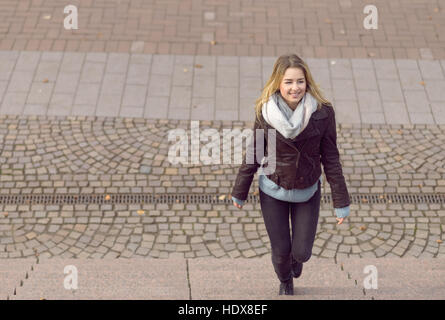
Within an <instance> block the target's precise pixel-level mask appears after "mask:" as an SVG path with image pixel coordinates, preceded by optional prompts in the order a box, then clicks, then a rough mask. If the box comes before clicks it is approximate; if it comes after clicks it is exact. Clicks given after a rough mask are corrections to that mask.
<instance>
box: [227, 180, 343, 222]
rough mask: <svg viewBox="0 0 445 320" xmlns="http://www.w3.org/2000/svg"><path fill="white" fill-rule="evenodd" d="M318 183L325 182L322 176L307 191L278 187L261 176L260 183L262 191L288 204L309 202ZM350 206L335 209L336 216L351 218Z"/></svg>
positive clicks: (241, 202)
mask: <svg viewBox="0 0 445 320" xmlns="http://www.w3.org/2000/svg"><path fill="white" fill-rule="evenodd" d="M318 181H320V184H321V183H322V182H323V179H322V176H320V179H319V180H317V182H315V183H314V184H313V185H312V186H310V187H308V188H305V189H291V190H286V189H284V188H282V187H280V186H278V185H277V184H276V183H275V182H273V181H272V180H270V179H268V178H267V177H266V176H265V175H259V178H258V183H259V187H260V189H261V191H263V192H264V193H265V194H267V195H268V196H271V197H272V198H275V199H278V200H282V201H288V202H305V201H308V200H309V199H310V198H312V196H313V195H314V194H315V192H317V188H318ZM232 199H233V200H234V201H235V202H236V203H237V204H239V205H241V206H242V205H244V201H243V200H240V199H238V198H235V197H234V196H232ZM349 212H350V209H349V206H347V207H344V208H335V215H336V216H337V218H346V217H347V216H349Z"/></svg>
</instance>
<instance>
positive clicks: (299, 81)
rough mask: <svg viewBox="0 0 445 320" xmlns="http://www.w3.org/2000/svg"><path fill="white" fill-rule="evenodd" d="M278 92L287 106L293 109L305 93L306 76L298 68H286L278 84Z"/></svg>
mask: <svg viewBox="0 0 445 320" xmlns="http://www.w3.org/2000/svg"><path fill="white" fill-rule="evenodd" d="M280 93H281V96H282V97H283V99H284V101H286V102H287V104H288V105H289V107H291V108H292V109H294V110H295V108H296V107H297V106H298V103H299V102H300V100H301V99H302V98H303V96H304V94H305V93H306V78H305V77H304V73H303V70H301V69H300V68H287V70H286V72H285V73H284V77H283V80H282V81H281V84H280Z"/></svg>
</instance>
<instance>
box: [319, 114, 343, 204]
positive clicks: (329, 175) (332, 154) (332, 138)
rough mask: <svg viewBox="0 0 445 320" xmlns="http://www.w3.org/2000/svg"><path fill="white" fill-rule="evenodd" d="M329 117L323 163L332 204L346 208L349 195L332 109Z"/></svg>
mask: <svg viewBox="0 0 445 320" xmlns="http://www.w3.org/2000/svg"><path fill="white" fill-rule="evenodd" d="M327 108H329V109H330V112H329V113H330V115H329V117H328V123H327V128H326V130H325V132H324V135H323V137H322V138H321V143H320V155H321V163H322V164H323V169H324V172H325V174H326V179H327V180H328V182H329V185H330V187H331V194H332V202H333V203H334V208H344V207H347V206H349V205H350V201H349V193H348V189H347V187H346V182H345V178H344V176H343V171H342V167H341V163H340V154H339V152H338V147H337V128H336V123H335V112H334V109H333V108H332V107H327Z"/></svg>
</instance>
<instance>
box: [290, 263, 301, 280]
mask: <svg viewBox="0 0 445 320" xmlns="http://www.w3.org/2000/svg"><path fill="white" fill-rule="evenodd" d="M291 271H292V277H294V278H299V277H300V276H301V272H302V271H303V263H301V262H298V261H295V260H293V259H292V265H291Z"/></svg>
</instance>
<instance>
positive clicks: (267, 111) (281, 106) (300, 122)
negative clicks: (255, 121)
mask: <svg viewBox="0 0 445 320" xmlns="http://www.w3.org/2000/svg"><path fill="white" fill-rule="evenodd" d="M317 105H318V102H317V100H316V99H315V98H314V97H313V96H312V95H311V94H310V93H309V92H306V93H305V94H304V96H303V98H302V99H301V100H300V102H299V103H298V106H297V108H296V109H295V110H292V109H291V108H290V107H289V106H288V105H287V103H286V101H284V99H283V97H282V96H281V94H280V93H279V92H276V93H274V94H273V95H272V96H271V97H270V98H269V101H268V102H267V103H265V104H263V108H262V114H263V117H264V120H266V122H267V123H268V124H270V125H271V126H272V127H274V128H275V129H276V130H278V132H279V133H281V135H283V137H285V138H288V139H293V138H295V137H296V136H298V135H299V134H300V133H301V132H302V131H303V130H304V129H305V128H306V126H307V124H308V123H309V119H310V118H311V115H312V113H314V112H315V111H316V110H317Z"/></svg>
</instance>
